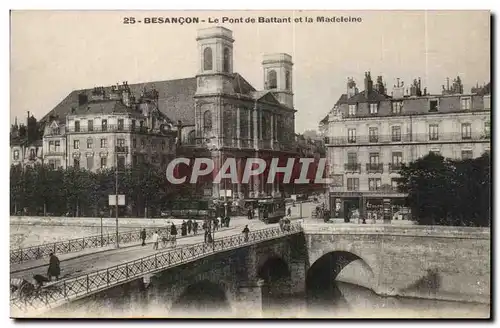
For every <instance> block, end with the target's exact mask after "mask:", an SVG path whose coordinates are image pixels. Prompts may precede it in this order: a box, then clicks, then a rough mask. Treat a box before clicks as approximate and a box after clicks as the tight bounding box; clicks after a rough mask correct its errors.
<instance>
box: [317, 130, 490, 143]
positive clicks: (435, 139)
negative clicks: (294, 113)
mask: <svg viewBox="0 0 500 328" xmlns="http://www.w3.org/2000/svg"><path fill="white" fill-rule="evenodd" d="M487 140H490V135H489V134H488V133H472V134H467V135H465V134H464V135H462V133H440V134H438V135H432V134H429V133H414V134H394V135H392V134H381V135H378V136H377V137H376V136H373V135H371V136H370V135H361V136H356V137H355V138H354V137H352V136H351V137H347V136H346V137H326V138H325V143H326V144H327V145H330V146H338V145H347V144H373V143H378V144H391V143H396V144H397V143H421V142H429V143H443V142H470V141H487Z"/></svg>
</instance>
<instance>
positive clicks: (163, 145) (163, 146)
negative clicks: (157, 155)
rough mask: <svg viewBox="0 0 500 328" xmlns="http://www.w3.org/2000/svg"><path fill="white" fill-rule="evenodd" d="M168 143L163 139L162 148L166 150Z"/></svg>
mask: <svg viewBox="0 0 500 328" xmlns="http://www.w3.org/2000/svg"><path fill="white" fill-rule="evenodd" d="M166 145H167V143H166V142H165V140H162V141H161V150H165V147H166Z"/></svg>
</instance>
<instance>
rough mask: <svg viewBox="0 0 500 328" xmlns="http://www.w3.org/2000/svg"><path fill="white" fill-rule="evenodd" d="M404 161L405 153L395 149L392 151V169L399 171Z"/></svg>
mask: <svg viewBox="0 0 500 328" xmlns="http://www.w3.org/2000/svg"><path fill="white" fill-rule="evenodd" d="M402 162H403V153H402V152H400V151H395V152H393V153H392V162H391V171H392V172H395V171H399V170H400V169H401V163H402Z"/></svg>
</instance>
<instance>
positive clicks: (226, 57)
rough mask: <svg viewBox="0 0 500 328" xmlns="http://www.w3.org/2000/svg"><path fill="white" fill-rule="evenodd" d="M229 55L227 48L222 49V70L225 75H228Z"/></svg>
mask: <svg viewBox="0 0 500 328" xmlns="http://www.w3.org/2000/svg"><path fill="white" fill-rule="evenodd" d="M230 59H231V58H230V55H229V48H224V62H223V66H222V70H223V71H224V72H225V73H229V61H230Z"/></svg>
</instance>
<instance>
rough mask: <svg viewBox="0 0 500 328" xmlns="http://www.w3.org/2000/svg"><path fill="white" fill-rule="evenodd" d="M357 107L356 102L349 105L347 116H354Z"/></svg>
mask: <svg viewBox="0 0 500 328" xmlns="http://www.w3.org/2000/svg"><path fill="white" fill-rule="evenodd" d="M357 107H358V105H356V104H351V105H349V112H348V115H347V116H356V111H357Z"/></svg>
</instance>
